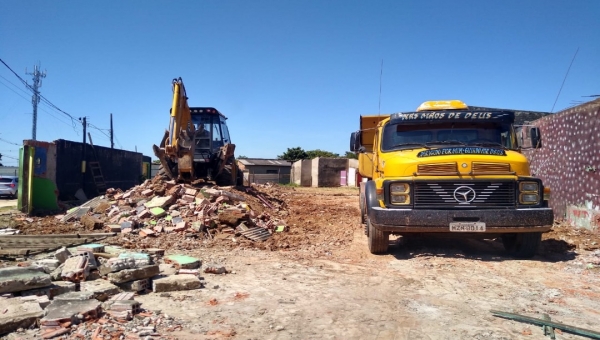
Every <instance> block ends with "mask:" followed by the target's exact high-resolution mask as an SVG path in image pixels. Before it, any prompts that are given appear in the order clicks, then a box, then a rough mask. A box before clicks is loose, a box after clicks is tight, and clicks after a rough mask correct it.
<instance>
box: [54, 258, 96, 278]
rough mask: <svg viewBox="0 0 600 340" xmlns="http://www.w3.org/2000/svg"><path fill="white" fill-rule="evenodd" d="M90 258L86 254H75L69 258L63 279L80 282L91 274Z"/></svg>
mask: <svg viewBox="0 0 600 340" xmlns="http://www.w3.org/2000/svg"><path fill="white" fill-rule="evenodd" d="M89 261H90V258H89V257H88V256H86V255H74V256H71V257H69V258H68V259H67V261H66V262H65V264H64V267H63V269H62V273H61V276H62V278H63V280H66V281H71V282H80V281H83V280H85V278H86V277H88V275H89V274H90V266H89Z"/></svg>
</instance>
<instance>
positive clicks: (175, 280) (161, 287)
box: [152, 274, 202, 293]
mask: <svg viewBox="0 0 600 340" xmlns="http://www.w3.org/2000/svg"><path fill="white" fill-rule="evenodd" d="M198 288H202V283H201V282H200V279H199V278H198V277H197V276H196V275H190V274H183V275H174V276H166V277H163V278H160V279H154V280H152V291H153V292H154V293H161V292H173V291H178V290H191V289H198Z"/></svg>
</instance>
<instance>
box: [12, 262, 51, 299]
mask: <svg viewBox="0 0 600 340" xmlns="http://www.w3.org/2000/svg"><path fill="white" fill-rule="evenodd" d="M51 284H52V280H51V279H50V275H48V274H46V273H44V272H43V271H41V270H40V269H39V268H38V267H8V268H0V294H4V293H15V292H21V291H24V290H29V289H35V288H42V287H47V286H50V285H51Z"/></svg>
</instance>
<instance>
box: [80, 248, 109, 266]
mask: <svg viewBox="0 0 600 340" xmlns="http://www.w3.org/2000/svg"><path fill="white" fill-rule="evenodd" d="M102 252H104V247H103V248H102ZM77 255H83V256H85V257H87V258H88V267H89V268H90V270H92V269H97V268H98V266H99V265H100V264H99V263H98V261H96V256H94V253H93V252H92V251H91V250H90V249H88V248H77Z"/></svg>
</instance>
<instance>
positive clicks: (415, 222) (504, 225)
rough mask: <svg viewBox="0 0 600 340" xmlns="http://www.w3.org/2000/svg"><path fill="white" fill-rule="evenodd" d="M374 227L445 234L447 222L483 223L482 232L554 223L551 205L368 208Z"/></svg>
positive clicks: (542, 228) (544, 229)
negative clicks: (483, 228)
mask: <svg viewBox="0 0 600 340" xmlns="http://www.w3.org/2000/svg"><path fill="white" fill-rule="evenodd" d="M368 216H369V221H370V223H371V224H372V225H373V227H375V228H376V229H378V230H381V231H388V232H395V233H429V232H431V233H448V232H450V230H449V226H450V223H451V222H485V224H486V231H485V232H483V233H519V232H521V233H523V232H547V231H550V229H551V228H552V224H553V223H554V214H553V212H552V209H551V208H529V209H485V210H483V209H482V210H420V209H419V210H415V209H384V208H380V207H372V208H369V212H368Z"/></svg>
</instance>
